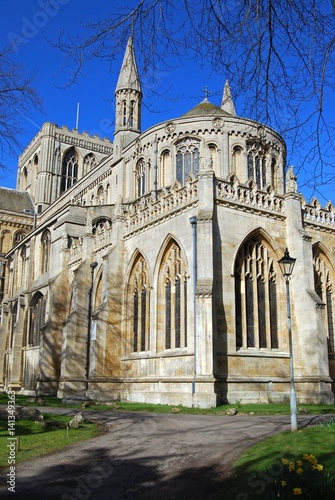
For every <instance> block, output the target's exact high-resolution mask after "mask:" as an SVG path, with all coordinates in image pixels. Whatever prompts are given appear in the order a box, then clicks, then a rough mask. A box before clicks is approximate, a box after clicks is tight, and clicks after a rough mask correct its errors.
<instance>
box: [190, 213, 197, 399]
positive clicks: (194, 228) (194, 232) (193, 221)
mask: <svg viewBox="0 0 335 500" xmlns="http://www.w3.org/2000/svg"><path fill="white" fill-rule="evenodd" d="M190 223H191V226H192V237H193V304H194V307H193V314H194V321H193V332H194V333H193V335H194V361H193V380H192V398H193V396H194V393H195V377H196V374H197V302H196V294H197V218H196V216H193V217H190Z"/></svg>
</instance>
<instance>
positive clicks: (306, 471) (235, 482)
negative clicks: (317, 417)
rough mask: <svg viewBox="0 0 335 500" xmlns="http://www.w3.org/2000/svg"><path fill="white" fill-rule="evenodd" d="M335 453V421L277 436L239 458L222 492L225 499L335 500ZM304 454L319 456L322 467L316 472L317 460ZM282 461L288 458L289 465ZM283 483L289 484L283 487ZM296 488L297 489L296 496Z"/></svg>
mask: <svg viewBox="0 0 335 500" xmlns="http://www.w3.org/2000/svg"><path fill="white" fill-rule="evenodd" d="M334 450H335V419H333V420H332V422H330V423H329V424H320V425H315V426H313V427H308V428H303V429H301V430H299V431H298V432H283V433H280V434H276V435H274V436H272V437H270V438H268V439H265V440H264V441H261V442H259V443H258V444H256V445H255V446H253V447H251V448H249V449H248V450H246V451H245V453H243V455H242V456H240V457H239V459H238V460H237V461H236V462H235V464H234V467H233V471H232V476H231V477H230V479H229V480H228V481H227V483H226V484H225V485H224V488H223V490H222V493H223V498H225V499H226V498H227V499H228V498H232V499H233V498H234V499H238V500H247V499H249V500H253V499H261V498H262V499H263V498H264V499H266V500H271V499H272V498H273V499H274V498H311V499H314V498H315V499H316V498H318V499H323V500H324V499H333V498H335V454H334ZM304 454H306V455H308V456H309V457H311V456H313V457H315V460H316V461H317V464H318V465H319V468H317V467H315V468H314V469H313V460H312V463H310V461H309V460H308V458H306V455H304ZM303 456H305V458H303ZM282 459H284V462H285V459H287V460H288V463H287V464H284V463H283V462H282ZM297 461H298V464H297ZM301 462H302V463H301ZM293 463H294V468H293V465H291V470H290V464H293ZM300 463H301V467H300ZM315 464H316V462H315ZM319 469H320V470H319ZM282 481H285V483H286V484H284V485H283V484H282ZM294 488H297V489H296V490H295V493H294ZM299 490H300V491H299ZM225 491H226V492H227V495H226V496H225V495H224V492H225ZM228 492H229V493H228Z"/></svg>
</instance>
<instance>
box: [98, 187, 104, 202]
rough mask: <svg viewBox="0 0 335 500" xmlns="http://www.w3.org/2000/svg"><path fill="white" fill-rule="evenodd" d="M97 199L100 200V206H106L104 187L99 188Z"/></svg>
mask: <svg viewBox="0 0 335 500" xmlns="http://www.w3.org/2000/svg"><path fill="white" fill-rule="evenodd" d="M97 199H98V205H104V204H105V193H104V188H103V187H102V186H99V188H98V192H97Z"/></svg>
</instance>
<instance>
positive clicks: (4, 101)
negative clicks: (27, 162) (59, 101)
mask: <svg viewBox="0 0 335 500" xmlns="http://www.w3.org/2000/svg"><path fill="white" fill-rule="evenodd" d="M33 80H34V75H30V76H27V75H26V74H25V71H24V69H23V68H22V66H20V65H18V64H17V63H15V62H14V60H13V58H12V54H11V51H10V48H5V49H3V50H2V51H1V52H0V168H3V169H4V168H5V165H4V163H3V160H2V158H3V153H4V152H6V153H7V154H9V155H12V156H16V154H17V149H18V148H19V147H20V146H21V145H20V144H19V143H18V139H17V137H18V136H19V134H20V133H21V132H22V127H21V125H20V123H21V115H26V114H29V112H30V110H31V109H41V101H40V98H39V97H38V94H37V92H36V90H35V89H34V87H33Z"/></svg>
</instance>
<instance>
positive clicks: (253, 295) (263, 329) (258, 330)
mask: <svg viewBox="0 0 335 500" xmlns="http://www.w3.org/2000/svg"><path fill="white" fill-rule="evenodd" d="M235 304H236V348H237V349H240V348H242V347H243V348H250V347H255V348H271V349H276V348H278V324H277V323H278V318H277V277H276V271H275V268H274V263H273V260H272V258H271V255H270V253H269V251H268V249H267V248H266V246H265V245H264V244H263V243H261V242H260V241H259V240H257V239H252V240H250V241H248V242H246V243H245V244H244V245H243V247H242V248H241V250H240V252H239V254H238V257H237V259H236V264H235Z"/></svg>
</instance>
